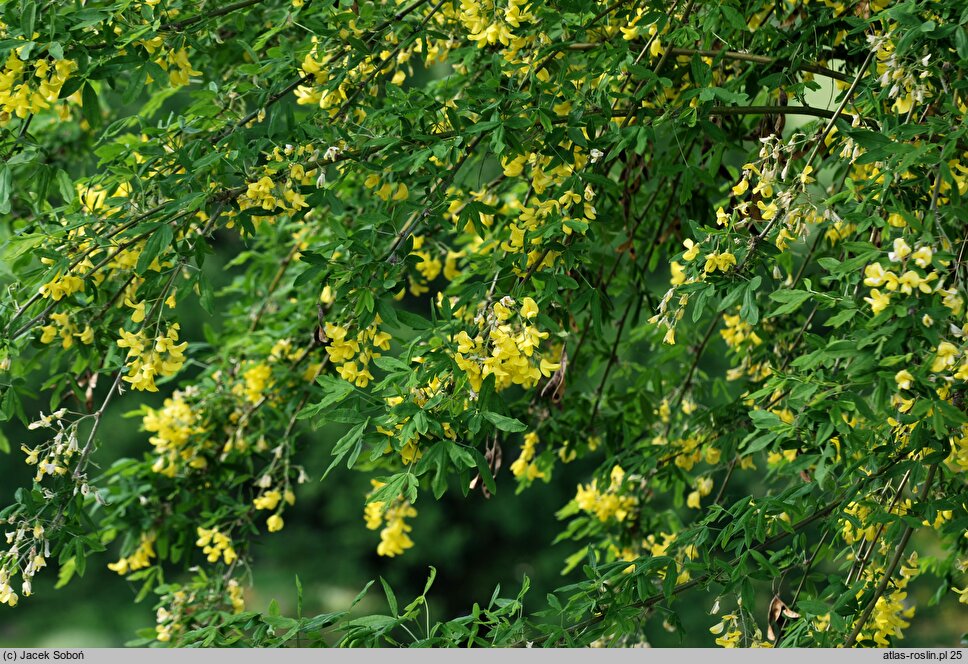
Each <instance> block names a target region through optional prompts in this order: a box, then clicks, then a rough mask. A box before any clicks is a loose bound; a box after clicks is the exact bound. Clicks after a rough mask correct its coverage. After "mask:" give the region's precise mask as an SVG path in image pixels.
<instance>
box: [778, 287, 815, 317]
mask: <svg viewBox="0 0 968 664" xmlns="http://www.w3.org/2000/svg"><path fill="white" fill-rule="evenodd" d="M770 299H771V300H773V301H775V302H782V303H783V304H781V305H780V306H779V307H777V308H776V309H774V310H773V311H771V312H770V313H769V317H770V318H772V317H774V316H782V315H784V314H790V313H793V312H794V311H796V310H797V309H799V308H800V306H801V305H802V304H803V303H804V302H806V301H807V300H809V299H810V293H809V292H807V291H801V290H780V291H776V292H774V293H770Z"/></svg>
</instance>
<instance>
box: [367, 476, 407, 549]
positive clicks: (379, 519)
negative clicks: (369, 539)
mask: <svg viewBox="0 0 968 664" xmlns="http://www.w3.org/2000/svg"><path fill="white" fill-rule="evenodd" d="M370 483H371V484H372V485H373V490H374V491H376V490H377V489H379V488H380V487H382V486H383V483H382V482H380V481H378V480H370ZM371 493H372V492H371ZM384 507H386V505H385V503H383V502H382V501H376V502H371V503H367V505H366V507H365V508H364V512H363V518H364V519H365V521H366V527H367V528H368V529H370V530H376V529H377V528H379V527H380V526H383V529H382V530H381V531H380V543H379V544H378V545H377V547H376V552H377V554H378V555H381V556H387V557H389V558H392V557H394V556H398V555H400V554H402V553H403V552H404V551H406V550H407V549H409V548H411V547H412V546H413V540H411V539H410V536H409V535H408V534H407V533H409V532H410V531H411V530H413V528H412V527H411V526H410V525H409V524H407V522H406V521H405V519H408V518H411V517H415V516H417V510H415V509H414V508H413V506H412V505H411V504H410V503H409V502H408V501H406V500H404V499H403V496H400V497H399V498H398V499H397V500H395V501H394V502H393V503H391V505H390V506H389V507H386V509H385V510H384Z"/></svg>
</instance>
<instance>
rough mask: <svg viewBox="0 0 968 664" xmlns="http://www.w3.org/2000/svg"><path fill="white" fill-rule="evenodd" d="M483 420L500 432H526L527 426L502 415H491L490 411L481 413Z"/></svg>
mask: <svg viewBox="0 0 968 664" xmlns="http://www.w3.org/2000/svg"><path fill="white" fill-rule="evenodd" d="M482 414H483V415H484V419H486V420H487V421H488V422H490V423H491V424H493V425H494V426H495V427H496V428H498V429H500V430H501V431H508V432H510V433H518V432H520V431H527V430H528V425H527V424H525V423H524V422H522V421H521V420H516V419H514V418H513V417H505V416H504V415H498V414H497V413H492V412H490V411H484V413H482Z"/></svg>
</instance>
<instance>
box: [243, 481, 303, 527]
mask: <svg viewBox="0 0 968 664" xmlns="http://www.w3.org/2000/svg"><path fill="white" fill-rule="evenodd" d="M281 502H285V503H286V504H287V505H295V504H296V494H294V493H293V492H292V490H290V489H286V490H285V491H279V490H278V489H270V490H269V491H265V492H263V493H262V494H261V495H259V496H257V497H256V498H254V499H253V500H252V506H253V507H255V508H256V509H257V510H273V511H274V513H273V514H272V515H270V516H269V518H268V519H266V527H267V528H268V529H269V532H270V533H275V532H278V531H280V530H282V528H283V526H284V525H285V522H284V521H283V519H282V510H281V509H279V510H278V511H275V510H276V509H277V508H278V507H279V504H280V503H281Z"/></svg>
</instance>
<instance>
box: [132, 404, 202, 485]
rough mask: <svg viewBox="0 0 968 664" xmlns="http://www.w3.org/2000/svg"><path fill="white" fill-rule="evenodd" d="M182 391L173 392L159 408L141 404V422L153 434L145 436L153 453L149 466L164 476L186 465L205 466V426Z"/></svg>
mask: <svg viewBox="0 0 968 664" xmlns="http://www.w3.org/2000/svg"><path fill="white" fill-rule="evenodd" d="M200 419H201V418H200V417H199V415H198V413H197V412H196V410H195V409H194V408H193V407H192V405H191V404H190V403H188V402H187V401H186V400H185V394H184V393H182V392H175V393H174V394H172V396H171V397H169V398H167V399H165V401H164V403H163V404H162V407H161V408H157V409H156V408H151V407H147V406H146V407H145V415H144V417H143V418H142V420H141V425H142V427H143V428H144V430H145V431H149V432H151V433H153V434H154V435H153V436H151V437H150V438H149V439H148V442H149V443H151V446H152V447H153V448H154V452H155V454H156V455H157V458H156V459H155V462H154V463H153V464H152V465H151V469H152V470H153V471H155V472H156V473H160V474H162V475H165V476H167V477H174V476H175V474H176V473H177V472H178V471H179V470H180V469H182V468H185V467H186V466H187V467H188V468H194V469H202V468H205V467H206V466H207V465H208V461H207V460H206V458H205V456H203V452H204V445H203V442H204V440H203V439H204V434H205V433H206V429H205V427H203V426H201V424H200Z"/></svg>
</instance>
